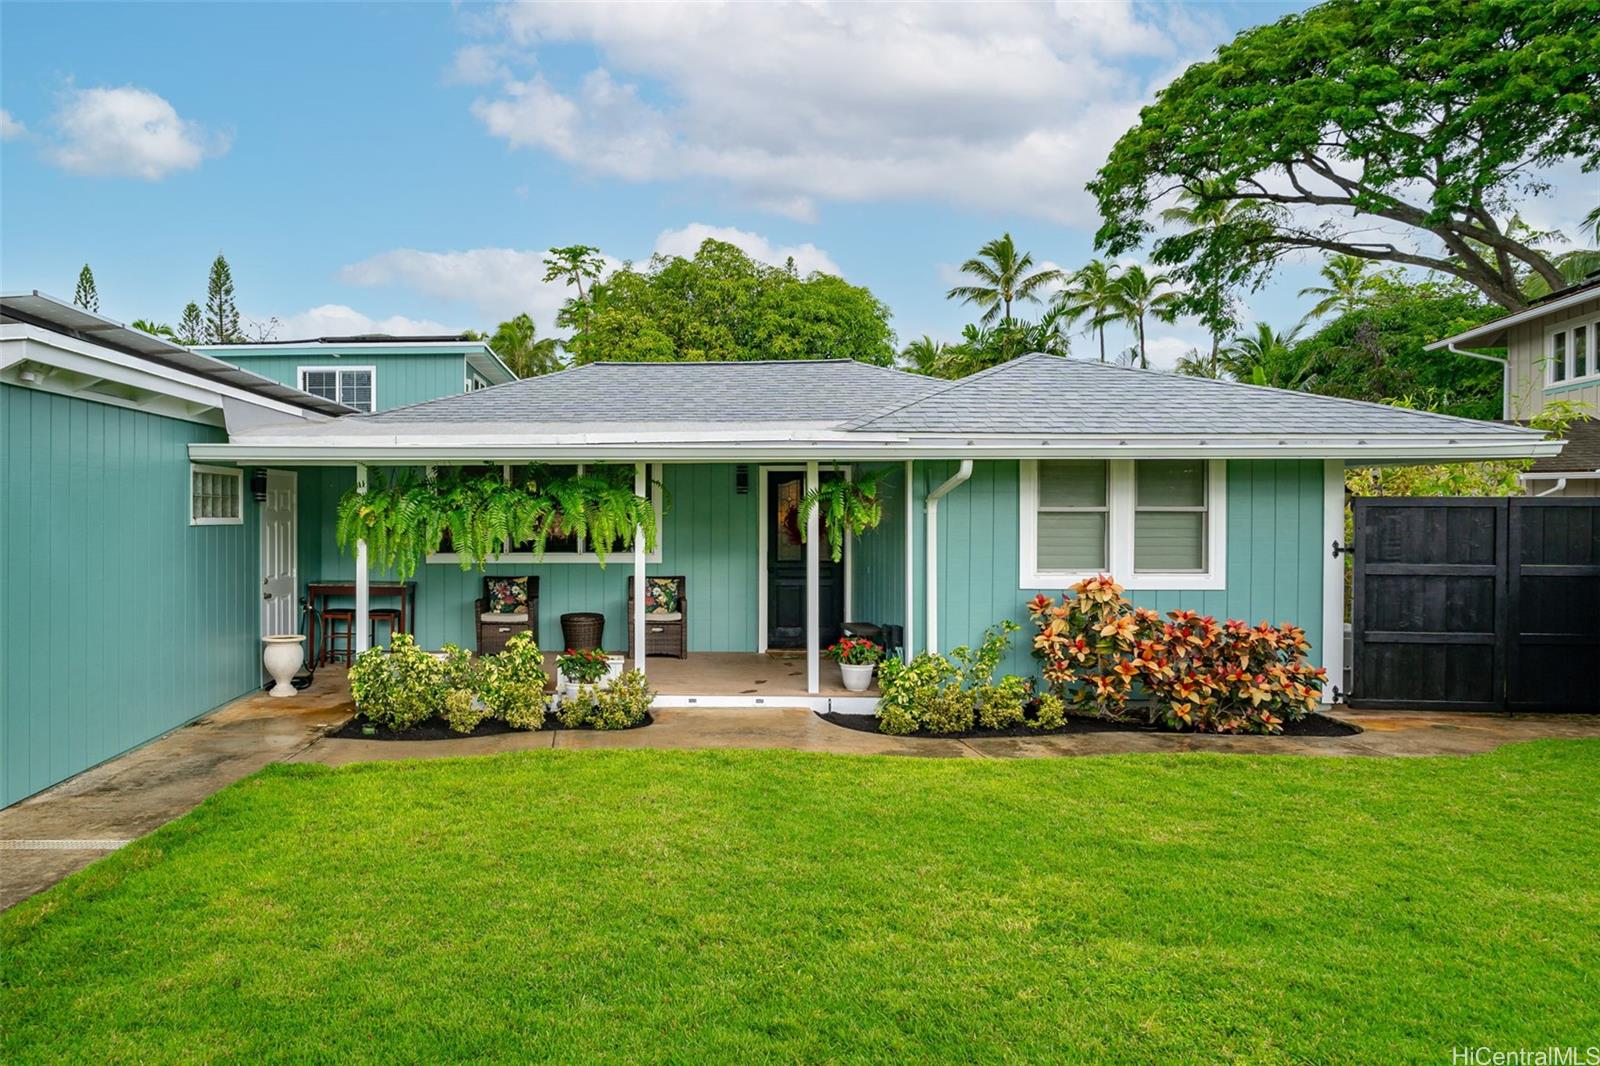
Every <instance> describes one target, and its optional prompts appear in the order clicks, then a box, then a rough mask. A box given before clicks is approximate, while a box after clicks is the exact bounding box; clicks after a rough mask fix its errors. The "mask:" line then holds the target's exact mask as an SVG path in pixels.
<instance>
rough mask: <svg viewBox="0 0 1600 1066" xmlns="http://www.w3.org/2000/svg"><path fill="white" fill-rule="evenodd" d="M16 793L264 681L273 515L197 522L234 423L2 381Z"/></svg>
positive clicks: (11, 796) (3, 574) (1, 765)
mask: <svg viewBox="0 0 1600 1066" xmlns="http://www.w3.org/2000/svg"><path fill="white" fill-rule="evenodd" d="M0 414H3V420H4V421H3V426H0V447H3V450H0V472H3V474H4V493H3V495H0V508H3V510H0V804H9V803H14V802H15V801H17V800H19V799H21V798H23V797H24V796H28V795H31V794H32V793H34V792H37V791H39V790H40V789H42V788H45V787H47V786H49V785H51V784H54V783H55V782H57V781H60V780H62V779H64V778H67V777H70V776H71V775H73V774H75V773H77V772H79V771H81V770H84V769H86V768H88V767H90V766H93V765H94V764H96V763H98V762H101V761H103V760H105V759H107V758H110V757H111V756H113V755H117V754H119V753H121V752H123V751H126V750H128V749H129V748H131V747H134V746H136V745H138V744H141V743H143V742H144V741H146V740H149V739H151V738H152V737H155V736H158V735H159V734H161V733H163V732H165V731H166V730H169V729H172V728H173V727H175V726H178V725H181V724H182V723H184V722H186V721H188V720H189V719H192V718H194V717H196V716H197V715H200V714H203V713H205V712H206V711H209V710H211V709H212V708H214V707H217V706H219V705H221V704H223V703H226V702H227V701H228V700H231V699H233V698H235V697H237V696H240V695H242V694H244V693H246V692H248V691H250V690H251V689H252V688H254V687H255V686H256V685H257V684H258V683H259V681H260V678H261V670H260V662H261V659H260V644H259V639H258V637H259V634H258V632H257V631H258V629H259V628H260V611H259V608H258V603H259V600H258V597H257V594H256V586H257V584H258V583H259V581H260V575H259V569H260V560H259V552H258V542H259V537H260V527H259V523H258V517H257V513H256V507H255V503H254V501H253V500H251V499H250V497H249V492H248V491H246V493H245V509H244V522H243V524H242V525H237V526H191V525H189V457H188V451H187V446H188V445H189V444H190V443H193V442H206V443H219V442H221V441H223V440H224V439H225V434H224V433H223V431H222V430H220V429H216V428H212V427H208V426H202V425H198V424H195V423H191V422H183V421H178V420H176V419H171V418H164V417H161V416H157V415H150V414H145V413H143V412H139V411H134V410H130V409H127V408H121V407H112V406H109V405H105V404H97V403H92V402H89V401H86V400H79V399H74V398H69V397H64V396H57V395H54V394H51V393H44V392H37V391H34V390H31V389H23V388H18V387H15V386H10V385H4V386H0Z"/></svg>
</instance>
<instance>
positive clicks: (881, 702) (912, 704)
mask: <svg viewBox="0 0 1600 1066" xmlns="http://www.w3.org/2000/svg"><path fill="white" fill-rule="evenodd" d="M960 676H961V675H960V672H959V671H957V670H956V668H955V666H954V665H952V664H951V662H950V660H949V659H946V658H945V657H944V656H943V655H932V654H929V653H928V652H923V653H922V654H921V655H918V656H917V657H916V658H914V659H912V660H911V662H910V663H903V662H901V661H900V660H899V659H886V660H884V662H883V664H882V665H881V666H879V667H878V691H879V693H880V695H879V698H878V729H879V730H880V731H881V732H884V733H894V734H897V735H904V734H906V733H915V732H916V731H917V730H919V729H922V728H923V721H924V719H925V718H926V717H927V713H928V710H929V708H931V707H932V706H933V704H934V702H935V701H936V700H937V699H938V698H939V693H940V692H941V691H943V690H944V689H945V688H946V687H949V686H952V685H958V684H959V683H960Z"/></svg>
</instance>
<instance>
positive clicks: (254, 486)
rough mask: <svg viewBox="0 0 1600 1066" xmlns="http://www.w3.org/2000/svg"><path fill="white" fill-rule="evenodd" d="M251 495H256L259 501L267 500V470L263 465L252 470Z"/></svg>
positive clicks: (264, 501)
mask: <svg viewBox="0 0 1600 1066" xmlns="http://www.w3.org/2000/svg"><path fill="white" fill-rule="evenodd" d="M250 495H251V496H254V497H255V500H256V502H257V503H266V502H267V471H266V469H265V468H263V467H259V466H258V467H256V468H255V469H253V470H251V471H250Z"/></svg>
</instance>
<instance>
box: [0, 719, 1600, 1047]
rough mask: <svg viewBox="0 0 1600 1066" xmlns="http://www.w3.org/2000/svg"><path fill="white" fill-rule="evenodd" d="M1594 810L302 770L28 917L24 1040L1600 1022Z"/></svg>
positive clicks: (1488, 762)
mask: <svg viewBox="0 0 1600 1066" xmlns="http://www.w3.org/2000/svg"><path fill="white" fill-rule="evenodd" d="M1597 797H1600V742H1590V741H1549V742H1542V743H1538V744H1532V745H1523V746H1517V747H1512V748H1507V749H1503V750H1502V751H1500V752H1498V753H1496V754H1493V755H1485V756H1478V757H1475V758H1470V759H1445V758H1435V759H1409V760H1406V759H1392V760H1376V759H1312V758H1296V757H1290V756H1279V757H1241V756H1210V755H1178V756H1153V755H1143V756H1123V757H1114V758H1078V759H1049V760H1037V761H1027V760H1023V761H1015V762H991V761H977V760H973V761H959V760H948V761H947V760H915V759H894V758H857V757H846V756H819V755H805V754H797V753H790V752H731V751H730V752H697V753H678V752H560V751H555V752H529V753H524V754H518V755H509V756H499V757H494V758H488V759H472V760H448V761H435V762H428V763H411V764H384V765H367V766H356V767H349V768H346V769H344V770H338V771H332V770H326V769H323V768H320V767H282V766H277V767H272V768H269V769H268V770H266V771H264V772H263V773H261V774H258V775H257V776H255V777H253V778H250V779H248V780H246V781H244V782H241V783H240V784H238V785H236V786H234V787H233V788H230V789H228V790H227V791H225V792H223V793H221V794H219V795H217V796H216V797H214V798H213V799H211V800H210V801H209V802H207V803H206V804H204V805H203V806H202V807H200V808H199V809H198V810H197V811H195V812H194V813H193V814H191V815H190V816H188V817H186V818H184V819H181V820H180V821H178V822H175V823H173V824H172V825H169V826H167V827H166V828H165V829H163V830H161V831H160V832H158V833H156V834H155V835H153V836H151V837H150V838H148V839H146V840H143V841H140V842H139V843H137V844H135V845H133V846H132V847H129V848H127V849H126V850H124V851H122V852H120V853H118V854H116V855H113V856H111V857H109V858H107V859H106V860H105V861H103V862H101V863H99V864H97V865H96V866H95V867H94V868H92V869H90V870H87V871H85V872H84V873H83V874H80V875H79V876H77V877H75V878H72V879H71V880H69V881H67V882H65V883H63V884H62V885H60V886H58V887H57V888H55V889H54V890H52V891H50V892H48V893H45V894H44V895H42V896H40V897H38V898H36V899H34V900H31V901H29V902H28V903H25V904H23V905H22V906H20V907H17V908H15V909H13V910H12V911H10V912H8V913H6V914H4V915H0V953H3V957H0V977H3V985H0V988H3V994H4V997H5V999H4V1011H3V1018H0V1023H3V1026H0V1028H3V1037H0V1039H3V1044H0V1060H4V1061H5V1062H7V1063H16V1062H25V1061H32V1060H38V1059H43V1060H50V1059H72V1060H83V1061H95V1062H101V1061H108V1060H143V1061H170V1060H209V1059H225V1058H226V1059H247V1060H248V1059H263V1058H267V1059H272V1058H280V1059H309V1058H327V1057H338V1058H353V1059H372V1060H388V1061H394V1060H407V1061H419V1062H441V1061H445V1060H452V1059H454V1060H460V1059H468V1058H471V1059H498V1060H511V1061H515V1060H527V1059H555V1060H565V1061H571V1060H580V1059H584V1060H587V1059H612V1060H630V1061H639V1060H645V1061H663V1060H671V1061H678V1062H692V1061H704V1060H707V1059H714V1060H722V1061H728V1060H749V1059H804V1060H837V1059H854V1058H866V1059H876V1060H911V1059H928V1058H937V1059H961V1060H984V1061H993V1060H996V1059H1014V1060H1039V1059H1053V1060H1066V1061H1086V1062H1087V1061H1107V1060H1111V1061H1148V1060H1164V1061H1178V1062H1214V1061H1217V1060H1219V1059H1220V1060H1228V1059H1234V1060H1240V1061H1265V1062H1308V1061H1316V1062H1326V1061H1367V1062H1399V1061H1421V1062H1432V1063H1448V1062H1449V1061H1450V1058H1449V1055H1450V1049H1451V1048H1452V1047H1453V1046H1456V1045H1490V1046H1494V1047H1497V1048H1516V1047H1520V1046H1528V1047H1533V1046H1547V1045H1550V1044H1585V1045H1586V1044H1591V1043H1595V1042H1596V1038H1597V1037H1600V876H1597V872H1596V870H1597V865H1600V798H1597Z"/></svg>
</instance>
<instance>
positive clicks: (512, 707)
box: [478, 633, 549, 729]
mask: <svg viewBox="0 0 1600 1066" xmlns="http://www.w3.org/2000/svg"><path fill="white" fill-rule="evenodd" d="M478 664H479V669H480V670H481V672H482V681H481V687H480V689H479V691H480V693H481V694H482V696H483V702H484V704H485V705H486V706H487V708H488V713H489V714H492V715H494V716H495V717H496V718H499V719H500V720H501V721H503V722H505V724H506V725H508V726H510V727H511V728H512V729H539V728H540V727H542V726H543V725H544V715H545V709H546V706H547V705H548V702H549V700H548V697H546V696H545V693H544V686H545V681H546V680H547V678H546V676H545V672H544V657H543V656H542V655H541V654H540V652H539V645H537V644H535V643H534V642H533V638H532V637H530V636H528V634H526V633H518V634H516V635H515V636H513V637H512V638H511V639H510V640H508V641H506V647H505V650H504V651H501V652H499V653H497V654H495V655H485V656H483V657H482V658H481V659H479V660H478Z"/></svg>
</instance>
